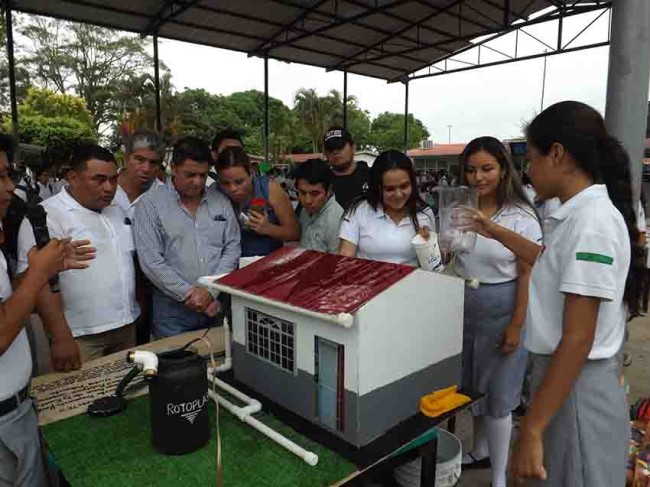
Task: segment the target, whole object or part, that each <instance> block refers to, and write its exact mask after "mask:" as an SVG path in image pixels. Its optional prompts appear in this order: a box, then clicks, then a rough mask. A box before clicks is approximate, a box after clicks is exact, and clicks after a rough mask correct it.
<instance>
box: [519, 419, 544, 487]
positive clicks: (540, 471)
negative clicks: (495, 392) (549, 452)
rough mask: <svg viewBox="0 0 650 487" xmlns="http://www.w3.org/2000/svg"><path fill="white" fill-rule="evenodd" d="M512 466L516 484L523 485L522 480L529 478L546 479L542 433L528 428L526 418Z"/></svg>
mask: <svg viewBox="0 0 650 487" xmlns="http://www.w3.org/2000/svg"><path fill="white" fill-rule="evenodd" d="M510 468H511V470H512V476H513V478H514V479H515V485H521V483H522V480H524V479H528V478H533V479H539V480H546V469H545V468H544V446H543V443H542V435H541V433H537V432H534V431H531V430H530V429H529V428H527V427H526V423H525V419H524V422H523V423H522V428H521V431H520V432H519V440H518V441H517V445H516V447H515V452H514V453H513V455H512V458H511V459H510Z"/></svg>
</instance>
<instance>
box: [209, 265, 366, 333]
mask: <svg viewBox="0 0 650 487" xmlns="http://www.w3.org/2000/svg"><path fill="white" fill-rule="evenodd" d="M216 279H217V278H216V277H214V276H203V277H199V280H198V283H199V285H200V286H203V287H205V288H207V289H209V290H211V291H215V290H217V291H221V292H224V293H228V294H231V295H233V296H237V297H240V298H244V299H248V300H250V301H255V302H257V303H260V304H265V305H268V306H274V307H276V308H280V309H283V310H285V311H291V312H292V313H296V314H300V315H303V316H309V317H310V318H316V319H319V320H324V321H329V322H330V323H334V324H336V325H339V326H342V327H343V328H351V327H352V325H354V317H353V316H352V315H351V314H350V313H339V314H336V315H331V314H327V313H318V312H316V311H310V310H308V309H303V308H299V307H298V306H293V305H291V304H287V303H283V302H282V301H273V300H272V299H268V298H265V297H263V296H257V295H255V294H249V293H247V292H245V291H241V290H240V289H236V288H234V287H230V286H224V285H223V284H219V283H218V282H216Z"/></svg>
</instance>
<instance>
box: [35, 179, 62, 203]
mask: <svg viewBox="0 0 650 487" xmlns="http://www.w3.org/2000/svg"><path fill="white" fill-rule="evenodd" d="M36 186H37V187H38V196H40V198H41V201H45V200H46V199H48V198H51V197H52V196H54V195H55V194H56V193H57V191H56V188H55V187H54V183H47V184H41V183H39V182H38V181H37V182H36Z"/></svg>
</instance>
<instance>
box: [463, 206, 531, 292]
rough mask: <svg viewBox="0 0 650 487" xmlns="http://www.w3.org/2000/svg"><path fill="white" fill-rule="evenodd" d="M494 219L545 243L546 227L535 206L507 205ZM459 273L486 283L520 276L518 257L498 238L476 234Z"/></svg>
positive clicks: (501, 281)
mask: <svg viewBox="0 0 650 487" xmlns="http://www.w3.org/2000/svg"><path fill="white" fill-rule="evenodd" d="M492 221H494V222H495V223H497V224H499V225H501V226H502V227H506V228H508V229H509V230H512V231H513V232H516V233H518V234H519V235H521V236H522V237H524V238H526V239H528V240H530V241H532V242H535V243H539V244H540V245H541V243H542V227H541V225H540V223H539V220H537V216H535V213H534V212H533V209H532V208H520V207H518V206H507V207H504V208H502V209H501V210H499V212H498V213H497V214H496V215H494V217H492ZM457 259H458V260H457V262H458V272H459V274H460V275H461V276H463V277H465V278H467V279H478V281H479V282H481V283H484V284H501V283H504V282H510V281H514V280H515V279H517V277H518V276H519V272H518V270H517V257H515V254H513V253H512V252H510V251H509V250H508V249H507V248H505V247H504V246H503V245H502V244H500V243H499V242H497V241H496V240H493V239H490V238H485V237H483V236H482V235H478V234H477V235H476V245H475V246H474V249H473V250H472V251H471V252H468V253H461V254H458V256H457Z"/></svg>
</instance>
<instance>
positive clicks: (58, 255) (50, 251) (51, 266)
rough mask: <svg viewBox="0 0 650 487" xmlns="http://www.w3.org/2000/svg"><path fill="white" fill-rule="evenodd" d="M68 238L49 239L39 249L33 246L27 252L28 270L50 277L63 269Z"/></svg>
mask: <svg viewBox="0 0 650 487" xmlns="http://www.w3.org/2000/svg"><path fill="white" fill-rule="evenodd" d="M69 242H70V241H69V240H67V241H66V240H57V239H52V240H50V241H49V242H48V243H47V245H46V246H45V247H43V248H42V249H41V250H38V249H36V247H34V248H33V249H31V250H30V251H29V254H27V259H28V264H29V270H31V271H32V272H34V273H38V274H42V275H45V276H47V278H48V279H49V278H50V277H52V276H54V275H56V274H57V273H59V272H60V271H62V270H64V269H65V252H66V251H65V248H66V245H67V244H68V243H69Z"/></svg>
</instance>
